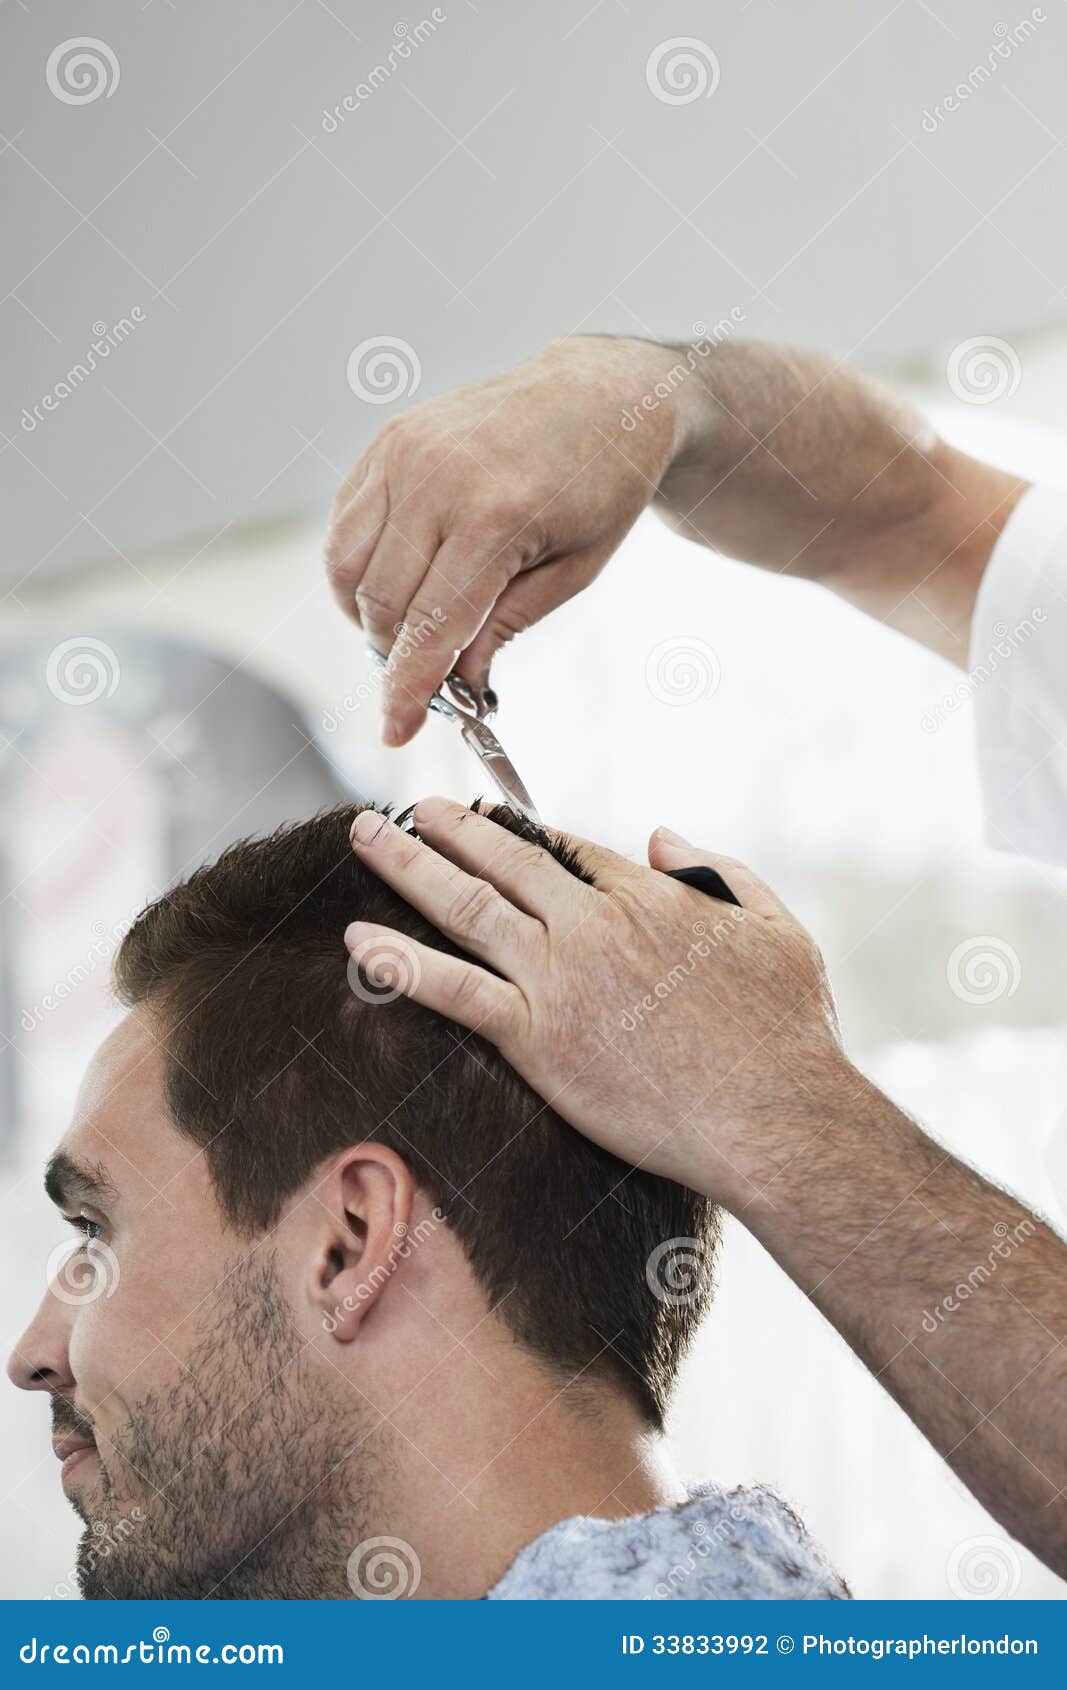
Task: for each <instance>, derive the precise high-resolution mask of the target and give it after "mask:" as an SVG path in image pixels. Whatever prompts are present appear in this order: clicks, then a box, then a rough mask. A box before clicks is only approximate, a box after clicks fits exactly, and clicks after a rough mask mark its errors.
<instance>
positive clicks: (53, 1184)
mask: <svg viewBox="0 0 1067 1690" xmlns="http://www.w3.org/2000/svg"><path fill="white" fill-rule="evenodd" d="M44 1188H45V1191H46V1192H47V1193H48V1196H49V1197H50V1198H51V1199H52V1202H53V1203H54V1204H55V1205H56V1207H57V1208H58V1209H68V1208H70V1207H71V1206H72V1205H73V1204H75V1203H76V1202H78V1201H79V1199H81V1200H83V1201H84V1199H85V1198H89V1199H95V1200H96V1201H97V1202H101V1203H111V1202H114V1200H115V1198H116V1197H117V1196H118V1192H117V1191H116V1189H115V1186H114V1183H113V1182H112V1180H111V1178H110V1177H109V1175H108V1173H107V1170H106V1168H105V1167H104V1165H103V1163H102V1162H78V1161H76V1160H75V1158H74V1157H73V1156H68V1155H67V1152H66V1151H65V1150H57V1151H56V1153H55V1155H54V1156H53V1157H52V1160H51V1161H50V1162H49V1164H48V1166H47V1168H46V1169H45V1171H44Z"/></svg>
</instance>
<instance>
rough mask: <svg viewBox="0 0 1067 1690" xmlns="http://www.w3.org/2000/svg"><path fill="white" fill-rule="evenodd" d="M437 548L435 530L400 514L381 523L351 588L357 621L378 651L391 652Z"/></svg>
mask: <svg viewBox="0 0 1067 1690" xmlns="http://www.w3.org/2000/svg"><path fill="white" fill-rule="evenodd" d="M436 549H437V536H436V533H435V532H434V530H433V529H432V528H426V527H425V526H420V524H418V523H417V522H415V521H413V520H412V519H410V518H406V517H405V515H404V514H403V513H401V514H399V515H398V516H396V517H395V518H394V517H392V516H390V517H389V518H388V519H387V520H386V522H385V523H384V524H383V526H382V529H381V532H380V534H379V537H378V543H377V545H376V546H375V547H374V550H373V552H372V553H371V555H370V557H369V558H368V560H367V563H366V566H365V568H364V570H363V573H362V575H361V576H360V579H359V581H358V582H357V583H356V586H355V589H354V592H355V601H356V611H357V614H358V616H359V620H360V623H361V625H362V627H363V629H364V632H365V633H366V635H367V637H368V639H369V640H370V641H371V643H372V644H373V645H375V646H376V647H377V648H378V650H379V651H380V652H383V653H389V652H390V651H391V649H392V647H393V641H394V640H395V639H396V638H397V629H398V628H399V627H400V625H401V624H402V623H403V622H404V621H405V618H406V616H407V609H408V606H409V605H410V603H411V601H412V599H413V598H414V597H415V594H416V593H417V592H418V589H419V587H420V586H421V584H422V582H423V581H424V579H425V577H426V572H427V570H428V569H429V567H430V560H431V558H432V557H433V554H434V552H435V551H436Z"/></svg>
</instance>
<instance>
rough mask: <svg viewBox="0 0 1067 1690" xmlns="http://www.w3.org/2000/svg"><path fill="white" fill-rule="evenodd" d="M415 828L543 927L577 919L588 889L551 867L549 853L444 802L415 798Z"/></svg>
mask: <svg viewBox="0 0 1067 1690" xmlns="http://www.w3.org/2000/svg"><path fill="white" fill-rule="evenodd" d="M414 821H415V826H416V827H417V828H418V830H419V833H420V834H421V835H422V837H423V838H424V839H425V840H426V841H427V842H428V843H429V844H430V845H432V846H433V847H434V849H435V850H436V851H439V852H440V853H441V855H442V856H443V857H446V858H447V859H448V860H449V861H450V862H453V863H456V864H458V865H459V866H460V867H461V868H465V869H468V870H469V871H470V872H471V873H472V874H476V875H479V876H480V877H481V878H482V879H484V880H488V881H490V882H491V883H492V885H493V886H495V887H496V888H497V890H498V891H500V892H502V893H503V894H504V896H505V897H506V898H508V899H509V900H510V901H511V902H512V903H513V904H515V905H517V906H518V908H519V909H521V910H525V911H526V913H527V914H528V915H531V916H535V917H536V918H537V920H538V921H542V922H544V923H545V925H546V926H547V925H548V924H549V923H550V922H552V923H559V922H565V923H573V922H574V921H577V920H581V917H582V915H583V914H584V913H585V911H586V910H587V909H588V907H589V897H590V888H589V887H588V886H586V885H584V884H583V882H582V881H580V880H576V879H575V877H574V875H573V874H571V873H570V872H569V871H568V870H567V869H565V868H564V867H563V866H562V865H561V864H560V863H557V861H556V859H555V857H553V856H552V854H551V852H549V851H546V850H545V849H544V847H543V846H541V845H537V844H535V843H534V842H533V841H532V840H529V839H520V838H519V837H518V836H517V835H516V834H514V833H512V832H511V831H510V830H509V829H508V828H506V827H500V826H499V825H498V823H496V822H494V821H490V819H489V817H488V816H483V815H480V814H479V813H478V811H477V810H468V809H467V808H466V807H465V806H464V805H463V804H456V803H453V801H452V800H451V799H450V798H420V800H419V802H418V803H417V804H416V806H415V815H414Z"/></svg>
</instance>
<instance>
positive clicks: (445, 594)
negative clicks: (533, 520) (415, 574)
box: [383, 533, 518, 745]
mask: <svg viewBox="0 0 1067 1690" xmlns="http://www.w3.org/2000/svg"><path fill="white" fill-rule="evenodd" d="M517 566H518V564H517V559H516V557H515V555H514V551H513V549H512V548H510V547H509V546H508V544H507V542H506V541H504V540H503V539H498V538H496V537H495V536H494V535H492V534H486V535H483V536H481V537H480V538H479V539H478V540H471V539H469V538H467V537H465V536H464V535H462V534H458V533H457V534H452V535H449V536H448V538H447V539H445V540H444V541H443V542H442V544H441V545H440V546H439V547H438V549H437V551H436V553H435V554H434V557H433V560H432V562H431V564H430V567H429V568H428V569H427V571H426V573H425V575H424V576H423V578H422V580H421V582H420V583H419V586H418V588H417V590H416V592H415V593H414V594H413V596H412V598H411V601H410V603H409V604H408V606H407V609H406V610H405V612H404V615H403V618H402V620H403V623H404V626H403V629H402V630H401V632H400V634H398V636H397V640H396V645H395V647H394V650H393V653H392V659H393V660H392V662H391V663H390V665H389V670H388V672H387V674H386V684H385V696H384V699H383V706H384V710H385V715H386V725H385V739H386V743H387V744H388V745H406V743H407V741H408V740H409V739H411V737H412V735H413V734H415V733H416V732H417V731H418V729H419V728H420V727H421V726H422V723H423V721H424V720H425V718H426V709H427V706H428V704H429V702H430V697H431V695H432V694H433V693H435V692H436V691H437V689H438V687H439V686H440V685H441V683H442V681H443V680H444V678H445V676H446V675H447V674H448V672H449V670H450V669H451V668H452V665H453V663H454V662H455V658H456V653H457V652H460V651H462V650H464V648H465V647H466V646H468V645H469V644H470V642H471V641H472V640H473V638H474V636H475V634H476V633H477V632H478V629H479V628H480V627H481V625H482V623H483V622H484V620H485V618H486V616H487V615H488V613H489V611H490V610H491V608H492V606H493V605H494V604H495V603H496V601H497V599H498V598H499V597H500V594H501V593H502V592H503V590H504V588H505V586H506V585H507V583H508V581H509V579H510V577H511V575H512V574H513V573H514V571H515V569H516V568H517Z"/></svg>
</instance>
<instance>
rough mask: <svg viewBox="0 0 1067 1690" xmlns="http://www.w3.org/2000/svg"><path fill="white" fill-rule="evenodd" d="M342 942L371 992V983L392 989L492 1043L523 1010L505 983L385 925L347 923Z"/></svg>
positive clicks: (514, 991) (500, 1038) (514, 1023)
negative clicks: (365, 978) (343, 941)
mask: <svg viewBox="0 0 1067 1690" xmlns="http://www.w3.org/2000/svg"><path fill="white" fill-rule="evenodd" d="M345 945H346V947H347V949H348V951H349V953H350V955H351V957H352V960H353V962H355V963H357V964H358V965H359V967H360V969H361V970H362V971H363V973H364V974H365V975H366V977H367V979H368V981H369V982H370V985H371V988H372V994H373V989H374V988H375V987H378V988H380V989H382V990H386V991H387V990H390V989H392V990H393V991H396V992H399V993H400V994H401V995H402V996H404V997H407V998H411V999H412V1000H413V1001H414V1002H415V1003H421V1004H423V1005H424V1006H425V1008H426V1009H432V1010H435V1011H436V1013H437V1014H438V1015H444V1016H446V1017H447V1019H448V1020H449V1021H456V1022H458V1023H459V1025H460V1026H461V1027H468V1028H469V1029H470V1030H471V1032H472V1033H481V1035H482V1036H483V1038H487V1039H489V1040H490V1041H491V1042H492V1043H493V1044H499V1043H501V1042H502V1041H505V1040H506V1039H507V1037H508V1035H509V1033H512V1032H514V1031H515V1029H516V1027H517V1026H519V1025H520V1024H521V1021H522V1018H523V1016H524V1015H525V1013H526V1006H525V999H524V998H523V996H522V993H521V992H520V991H519V990H518V988H517V987H515V986H513V985H511V983H510V981H507V980H500V979H498V978H497V976H496V975H495V974H489V973H487V972H486V970H485V969H484V968H479V967H478V966H477V964H476V963H473V962H468V961H467V960H466V958H465V957H452V956H447V955H446V954H445V952H444V951H436V950H434V949H433V947H432V945H424V944H422V943H421V942H420V941H419V940H417V939H409V938H408V936H407V934H406V933H397V932H395V931H394V930H393V929H392V928H391V927H381V926H379V924H378V923H377V922H373V921H353V922H352V924H351V925H350V926H349V927H347V928H346V929H345Z"/></svg>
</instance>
